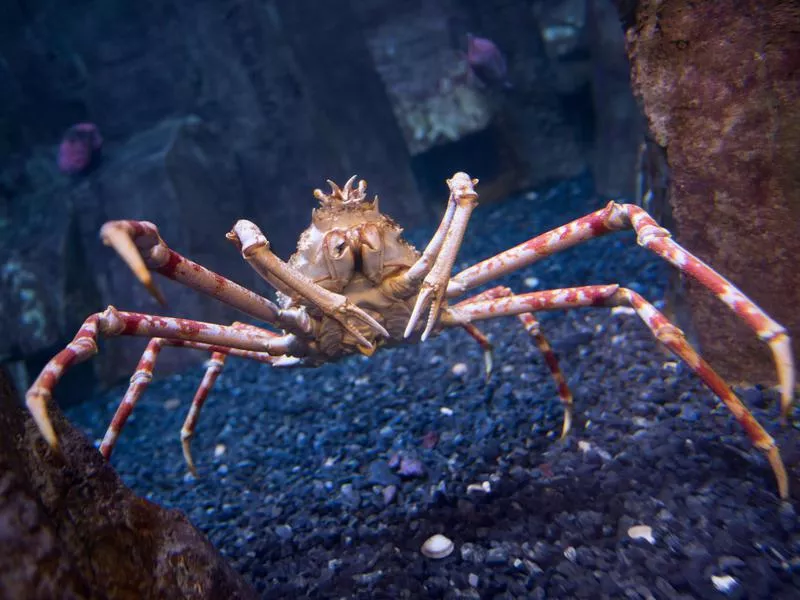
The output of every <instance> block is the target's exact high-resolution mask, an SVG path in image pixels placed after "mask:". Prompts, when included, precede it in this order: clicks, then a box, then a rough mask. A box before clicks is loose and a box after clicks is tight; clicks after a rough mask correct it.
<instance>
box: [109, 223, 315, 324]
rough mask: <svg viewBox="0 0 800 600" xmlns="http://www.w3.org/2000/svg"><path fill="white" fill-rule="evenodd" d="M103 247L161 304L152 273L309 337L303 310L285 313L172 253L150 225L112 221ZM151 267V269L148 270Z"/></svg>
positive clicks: (231, 282)
mask: <svg viewBox="0 0 800 600" xmlns="http://www.w3.org/2000/svg"><path fill="white" fill-rule="evenodd" d="M100 237H101V238H102V240H103V243H104V244H106V245H107V246H111V247H112V248H114V250H116V251H117V253H118V254H119V255H120V256H121V257H122V259H123V260H124V261H125V263H126V264H127V265H128V266H129V267H130V268H131V270H132V271H133V272H134V274H135V275H136V277H137V278H138V279H139V281H141V282H142V284H143V285H144V286H145V288H147V290H148V291H149V292H150V293H151V294H152V295H153V297H154V298H155V299H156V300H158V302H160V303H161V304H165V300H164V296H163V295H162V294H161V291H160V290H159V289H158V288H157V287H156V285H155V282H154V281H153V277H152V275H151V273H150V270H149V269H152V270H153V271H155V272H156V273H160V274H161V275H163V276H164V277H167V278H169V279H172V280H174V281H177V282H179V283H182V284H184V285H186V286H188V287H190V288H192V289H194V290H197V291H199V292H202V293H204V294H207V295H209V296H213V297H214V298H217V299H218V300H220V301H222V302H224V303H225V304H228V305H230V306H233V307H234V308H236V309H238V310H240V311H242V312H243V313H244V314H246V315H250V316H251V317H255V318H257V319H260V320H261V321H264V322H265V323H269V324H271V325H275V326H277V327H280V328H281V329H286V330H287V331H291V332H293V333H297V334H300V335H306V334H308V333H310V331H311V323H310V321H309V318H308V315H306V314H305V312H304V311H302V310H296V309H295V310H291V309H290V310H285V309H282V308H279V307H278V306H276V305H275V304H274V303H273V302H271V301H269V300H268V299H267V298H264V297H263V296H259V295H258V294H256V293H254V292H251V291H250V290H248V289H247V288H245V287H242V286H241V285H239V284H238V283H235V282H233V281H231V280H230V279H227V278H225V277H223V276H222V275H218V274H217V273H214V272H213V271H211V270H209V269H206V268H205V267H204V266H202V265H199V264H197V263H196V262H194V261H192V260H189V259H188V258H186V257H184V256H182V255H180V254H178V253H177V252H175V251H174V250H172V249H171V248H170V247H169V246H167V244H166V243H165V242H164V240H162V239H161V236H160V235H159V233H158V228H157V227H156V226H155V225H154V224H153V223H150V222H148V221H109V222H108V223H106V224H105V225H103V227H101V228H100ZM148 267H149V269H148Z"/></svg>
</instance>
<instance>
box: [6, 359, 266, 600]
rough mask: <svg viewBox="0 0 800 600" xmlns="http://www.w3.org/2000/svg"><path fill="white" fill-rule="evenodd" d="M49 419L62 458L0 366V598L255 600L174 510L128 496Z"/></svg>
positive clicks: (82, 444)
mask: <svg viewBox="0 0 800 600" xmlns="http://www.w3.org/2000/svg"><path fill="white" fill-rule="evenodd" d="M51 414H52V417H53V420H54V423H55V426H56V430H57V431H58V433H59V435H60V439H61V442H62V447H63V450H64V456H65V457H66V458H65V459H61V458H59V457H58V456H57V455H55V454H54V453H53V452H51V451H50V450H49V449H48V448H47V447H46V445H45V443H44V440H43V439H42V437H41V436H40V435H39V433H38V431H37V430H36V427H35V425H34V424H33V421H32V419H31V418H30V416H29V415H28V413H27V411H26V410H25V409H24V408H23V407H22V405H21V403H20V402H19V401H18V399H17V395H16V392H15V390H14V389H13V388H12V386H11V384H10V382H9V379H8V377H7V373H6V372H5V371H4V370H3V369H2V368H0V547H2V548H3V551H2V552H0V599H5V598H8V599H11V598H28V599H31V600H33V599H38V598H42V599H46V598H243V599H244V598H254V597H255V593H254V592H253V590H252V589H251V588H250V586H249V584H248V583H246V582H245V581H244V580H243V579H242V578H241V576H239V575H238V574H237V573H235V572H234V571H233V569H232V568H231V567H230V566H229V565H228V564H227V563H226V562H225V560H224V559H223V558H222V556H221V555H220V554H219V553H218V552H217V551H216V550H215V549H214V547H213V546H212V545H211V543H210V542H209V541H208V539H207V538H206V537H205V536H204V535H203V534H202V533H200V532H199V531H197V530H196V529H195V528H194V527H193V526H192V524H191V523H190V522H189V520H188V519H187V518H186V516H185V515H184V514H183V513H182V512H180V511H178V510H167V509H164V508H162V507H160V506H158V505H157V504H154V503H152V502H149V501H147V500H144V499H142V498H139V497H138V496H136V494H134V493H133V492H132V491H131V490H130V489H128V488H127V487H125V485H123V483H122V481H121V480H120V478H119V476H118V475H117V473H116V472H115V471H114V469H113V468H112V467H111V466H110V465H109V464H108V463H107V462H106V461H105V460H104V459H103V457H102V456H101V455H100V453H99V452H98V451H97V450H96V449H95V448H93V447H92V445H91V443H90V442H89V440H88V439H87V438H86V437H85V436H84V435H83V434H82V433H81V432H80V431H78V430H77V429H75V428H74V427H72V426H71V425H70V424H69V423H68V422H67V421H66V420H65V419H64V417H63V416H62V415H61V413H60V412H59V411H58V409H56V408H53V409H52V410H51Z"/></svg>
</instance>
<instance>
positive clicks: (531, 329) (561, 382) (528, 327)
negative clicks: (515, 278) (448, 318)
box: [454, 286, 573, 439]
mask: <svg viewBox="0 0 800 600" xmlns="http://www.w3.org/2000/svg"><path fill="white" fill-rule="evenodd" d="M509 296H513V292H512V291H511V289H510V288H507V287H504V286H497V287H494V288H491V289H489V290H486V291H485V292H482V293H480V294H478V295H477V296H473V297H472V298H468V299H466V300H464V301H463V302H461V303H459V304H456V305H455V307H454V308H458V307H459V306H462V305H466V304H473V303H475V302H483V301H485V300H494V299H495V298H508V297H509ZM517 318H518V319H519V320H520V322H521V323H522V326H523V327H525V331H527V332H528V335H530V336H531V337H532V338H533V341H534V343H535V344H536V347H537V348H538V349H539V352H541V353H542V356H543V357H544V362H545V364H546V365H547V368H548V369H549V370H550V374H551V375H552V377H553V380H554V381H555V384H556V390H557V392H558V398H559V400H561V405H562V406H563V407H564V423H563V426H562V428H561V438H560V439H563V438H564V437H565V436H566V435H567V434H568V433H569V430H570V428H571V427H572V412H573V400H572V392H571V391H570V389H569V386H568V385H567V380H566V378H565V377H564V373H563V372H562V371H561V366H560V365H559V363H558V358H557V357H556V355H555V353H554V352H553V349H552V347H551V346H550V342H548V341H547V338H546V337H545V336H544V334H543V333H542V328H541V326H540V325H539V321H538V320H537V319H536V317H534V316H533V314H532V313H529V312H528V313H521V314H518V315H517ZM461 327H463V328H464V329H466V330H467V333H469V334H470V335H471V336H472V337H473V338H474V339H475V340H476V341H477V342H478V343H479V344H480V345H481V348H483V351H484V362H485V364H486V378H487V379H488V378H489V375H490V373H491V368H492V367H491V365H492V344H491V342H489V339H488V338H487V337H486V336H485V335H484V334H483V333H482V332H481V331H480V330H479V329H478V328H477V327H475V325H473V324H472V323H471V322H467V323H461Z"/></svg>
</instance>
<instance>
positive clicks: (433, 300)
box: [26, 172, 794, 499]
mask: <svg viewBox="0 0 800 600" xmlns="http://www.w3.org/2000/svg"><path fill="white" fill-rule="evenodd" d="M328 183H329V185H330V188H331V191H330V192H329V193H324V192H323V191H321V190H319V189H317V190H314V196H315V197H316V198H317V200H319V207H318V208H316V209H315V210H313V212H312V218H311V225H310V226H309V227H308V229H306V230H305V231H304V232H303V233H302V235H301V236H300V240H299V242H298V246H297V251H296V252H295V254H293V255H292V256H291V258H290V259H289V260H288V261H287V262H284V261H283V260H281V259H280V258H279V257H278V256H276V255H275V254H274V253H273V252H272V250H271V249H270V244H269V242H268V240H267V238H266V237H265V236H264V234H263V233H262V232H261V230H260V229H259V228H258V227H257V226H256V225H255V224H254V223H252V222H251V221H247V220H240V221H237V222H236V224H235V225H234V226H233V229H232V230H231V231H230V232H229V233H228V234H227V238H228V239H229V240H230V241H231V242H233V244H234V245H235V246H236V247H237V248H238V250H239V251H240V252H241V254H242V256H243V258H244V259H245V260H246V261H247V262H248V263H249V264H250V265H251V266H252V267H253V268H254V269H255V270H256V271H257V272H258V274H259V275H260V276H261V277H263V278H264V279H265V280H266V281H267V283H269V284H270V285H271V286H272V287H273V288H275V290H276V292H277V302H273V301H271V300H269V299H268V298H267V297H265V296H263V295H260V294H258V293H256V292H253V291H251V290H249V289H246V288H244V287H242V286H240V285H239V284H237V283H234V282H233V281H231V280H229V279H227V278H225V277H223V276H221V275H219V274H217V273H215V272H213V271H210V270H208V269H206V268H205V267H203V266H201V265H199V264H197V263H195V262H193V261H191V260H190V259H188V258H186V257H184V256H182V255H180V254H178V253H177V252H175V251H174V250H172V249H171V248H169V246H167V244H166V243H165V242H164V240H163V239H161V236H160V235H159V232H158V229H157V227H156V226H155V225H154V224H153V223H150V222H146V221H110V222H108V223H106V224H105V225H103V227H102V228H101V232H100V235H101V238H102V240H103V242H104V243H105V244H106V245H109V246H111V247H113V248H114V249H115V250H116V252H117V253H118V254H119V255H120V256H121V258H122V259H123V260H124V261H125V263H127V265H128V266H129V267H130V268H131V269H132V271H133V272H134V274H135V275H136V277H137V278H138V279H139V281H141V283H142V284H143V285H144V286H145V287H146V288H147V290H149V292H150V293H151V294H152V295H153V296H154V297H155V298H156V299H157V300H158V301H159V302H161V303H163V302H164V298H163V296H162V294H161V292H160V291H159V289H158V288H157V287H156V285H155V283H154V281H153V277H152V272H153V271H155V272H156V273H159V274H161V275H163V276H165V277H167V278H169V279H172V280H174V281H177V282H179V283H181V284H183V285H186V286H188V287H190V288H192V289H194V290H196V291H197V292H199V293H202V294H206V295H209V296H212V297H214V298H216V299H217V300H219V301H221V302H224V303H226V304H228V305H230V306H232V307H234V308H236V309H238V310H239V311H241V312H242V313H244V314H246V315H248V316H250V317H252V318H254V319H257V320H258V321H260V322H263V323H266V324H267V325H269V326H270V329H266V328H263V327H260V326H256V325H252V324H248V323H244V322H235V323H232V324H230V325H219V324H214V323H205V322H200V321H194V320H188V319H181V318H177V317H163V316H154V315H150V314H142V313H135V312H125V311H121V310H117V309H116V308H114V307H113V306H109V307H108V308H107V309H106V310H104V311H103V312H99V313H96V314H93V315H91V316H89V317H88V318H87V319H86V320H85V322H84V323H83V325H82V326H81V328H80V330H79V331H78V333H77V334H76V336H75V337H74V339H73V340H72V341H71V342H70V343H69V345H68V346H67V347H66V348H65V349H64V350H62V351H61V352H60V353H58V354H57V355H56V356H55V357H54V358H52V359H51V360H50V361H49V363H47V365H46V366H45V367H44V369H43V370H42V372H41V374H40V375H39V376H38V378H37V379H36V380H35V381H34V383H33V385H32V386H31V387H30V389H29V390H28V392H27V394H26V404H27V407H28V409H29V410H30V412H31V414H32V416H33V418H34V420H35V422H36V424H37V426H38V428H39V430H40V431H41V433H42V435H43V437H44V439H45V440H46V441H47V443H48V444H49V445H50V447H52V448H53V449H54V450H58V438H57V435H56V432H55V430H54V428H53V425H52V423H51V420H50V418H49V416H48V408H47V407H48V403H49V401H50V399H51V397H52V393H53V390H54V388H55V386H56V385H57V383H58V381H59V378H60V377H61V376H62V375H63V373H64V372H65V371H66V370H67V369H69V368H70V367H71V366H72V365H74V364H76V363H79V362H81V361H84V360H86V359H88V358H90V357H91V356H93V355H94V354H96V353H97V352H98V347H97V340H98V337H99V336H101V335H102V336H106V337H113V336H122V335H125V336H144V337H147V338H150V340H149V342H148V344H147V347H146V349H145V350H144V353H143V354H142V357H141V359H140V361H139V363H138V366H137V368H136V371H135V373H134V374H133V376H132V377H131V380H130V385H129V387H128V390H127V392H126V393H125V395H124V397H123V399H122V401H121V402H120V405H119V407H118V409H117V411H116V413H115V415H114V417H113V419H112V421H111V424H110V425H109V427H108V430H107V432H106V434H105V436H104V438H103V440H102V442H101V444H100V447H99V450H100V452H101V453H102V454H103V456H105V457H106V458H107V459H108V458H109V457H110V456H111V452H112V450H113V448H114V445H115V443H116V441H117V438H118V436H119V434H120V432H121V430H122V428H123V426H124V424H125V421H126V419H127V418H128V417H129V416H130V414H131V412H132V411H133V409H134V406H135V405H136V403H137V401H138V400H139V398H140V397H141V396H142V394H143V393H144V391H145V389H146V388H147V386H148V384H149V383H150V381H151V380H152V377H153V367H154V365H155V362H156V359H157V357H158V354H159V352H160V351H161V349H162V348H163V347H164V346H176V347H183V348H194V349H200V350H205V351H207V352H209V353H210V360H208V361H207V362H206V367H205V369H206V370H205V374H204V377H203V379H202V381H201V383H200V384H199V387H198V389H197V392H196V394H195V396H194V398H193V400H192V404H191V407H190V409H189V412H188V415H187V417H186V420H185V422H184V424H183V427H182V429H181V443H182V447H183V453H184V457H185V460H186V463H187V465H188V468H189V469H190V470H191V471H192V472H193V473H195V474H196V468H195V463H194V460H193V458H192V455H191V450H190V441H191V438H192V436H193V434H194V431H195V426H196V424H197V420H198V417H199V414H200V410H201V408H202V406H203V403H204V402H205V400H206V398H207V396H208V394H209V392H210V390H211V388H212V386H213V384H214V382H215V380H216V379H217V377H218V376H219V373H220V371H221V370H222V368H223V366H224V363H225V360H226V358H227V357H229V356H233V357H239V358H246V359H252V360H256V361H260V362H262V363H266V364H268V365H271V366H273V367H277V368H280V367H314V366H318V365H321V364H323V363H327V362H330V361H335V360H338V359H341V358H343V357H346V356H350V355H354V354H363V355H367V356H370V355H372V354H373V353H374V352H375V351H376V350H377V349H379V348H382V347H387V346H392V345H398V344H405V343H411V342H424V341H425V340H426V339H428V338H429V337H430V336H432V335H436V334H438V333H439V332H441V331H442V330H444V329H449V328H461V329H463V330H465V331H466V332H467V333H468V334H469V335H470V336H472V337H473V338H474V339H475V340H476V341H477V342H478V343H479V344H480V345H481V347H482V348H483V350H484V357H485V369H486V373H487V376H488V375H489V373H490V372H491V368H492V361H491V356H492V355H491V350H492V346H491V343H490V342H489V340H488V338H487V337H486V336H485V335H484V334H483V333H482V332H481V331H480V330H479V329H478V328H477V327H476V326H475V322H477V321H481V320H485V319H493V318H495V317H502V316H514V315H516V316H517V317H518V319H519V320H520V321H521V323H522V325H523V326H524V328H525V330H526V331H527V332H528V334H530V336H531V337H532V338H533V340H534V342H535V343H536V345H537V346H538V348H539V350H540V351H541V353H542V354H543V356H544V359H545V363H546V364H547V366H548V368H549V370H550V372H551V374H552V376H553V378H554V379H555V382H556V385H557V389H558V395H559V398H560V401H561V403H562V405H563V409H564V420H563V427H562V430H561V435H562V437H563V436H565V435H566V434H567V433H568V432H569V430H570V427H571V423H572V419H573V398H572V394H571V393H570V390H569V388H568V386H567V384H566V381H565V379H564V376H563V374H562V372H561V369H560V367H559V364H558V361H557V359H556V357H555V355H554V354H553V352H552V350H551V348H550V345H549V344H548V342H547V339H546V338H545V336H544V334H543V333H542V331H541V328H540V325H539V322H538V321H537V319H536V317H535V316H534V315H535V313H537V312H539V311H547V310H561V309H572V308H580V307H627V308H628V309H629V310H630V312H631V313H634V312H635V314H637V315H638V316H639V318H640V319H641V320H642V321H643V322H644V323H645V325H646V326H647V327H648V328H649V329H650V331H651V332H652V334H653V335H654V336H655V338H656V339H657V340H658V341H660V342H661V343H662V344H663V345H664V346H666V348H667V349H669V350H670V351H671V352H672V353H673V354H674V355H676V356H677V357H678V358H679V359H680V360H682V361H683V362H685V363H686V365H687V366H688V368H689V369H691V370H692V371H693V372H694V373H695V374H696V375H697V376H698V377H699V378H700V379H701V380H702V381H703V382H704V383H705V384H706V385H707V386H708V387H709V388H710V389H711V391H713V393H714V394H716V396H717V397H718V398H719V399H720V400H721V401H722V402H723V403H724V404H725V405H726V406H727V407H728V408H729V409H730V411H731V412H732V413H733V416H734V417H735V418H736V419H737V420H738V421H739V423H740V424H741V426H742V427H743V428H744V431H745V433H746V434H747V436H748V437H749V438H750V440H751V442H752V443H753V445H754V446H755V447H756V448H758V449H759V450H760V451H761V452H763V453H764V454H765V455H766V458H767V460H768V462H769V464H770V466H771V468H772V470H773V472H774V475H775V479H776V481H777V488H778V494H779V496H780V497H781V498H783V499H786V498H788V495H789V486H788V479H787V474H786V469H785V467H784V464H783V461H782V459H781V456H780V452H779V449H778V447H777V445H776V443H775V441H774V439H773V438H772V437H771V436H770V435H769V434H768V433H767V432H766V431H765V430H764V428H763V427H762V426H761V425H760V424H759V423H758V421H757V420H756V419H755V418H754V417H753V415H752V414H751V413H750V411H748V409H747V408H746V407H745V406H744V404H743V403H742V402H741V401H740V400H739V398H738V397H737V396H736V395H735V394H734V392H733V391H732V390H731V388H730V387H729V385H728V384H727V383H726V382H725V381H724V380H723V379H722V378H721V377H720V376H719V375H718V374H717V373H716V372H715V371H714V370H713V369H712V368H711V366H710V365H709V364H708V363H707V362H706V361H705V360H704V359H703V358H701V356H700V355H699V354H698V353H697V352H696V351H695V350H694V349H693V348H692V347H691V345H690V344H689V343H688V342H687V340H686V337H685V336H684V334H683V332H682V331H681V330H680V329H679V328H678V327H676V326H675V325H673V324H672V323H671V322H670V321H669V320H668V319H667V318H666V317H665V316H664V315H663V314H662V313H661V312H659V311H658V310H657V309H656V308H655V307H654V306H653V305H652V304H651V303H650V302H648V301H647V300H645V299H644V298H643V297H642V296H641V295H639V294H638V293H637V292H635V291H633V290H631V289H628V288H625V287H622V286H620V285H618V284H609V285H587V286H581V287H572V288H564V289H552V290H546V291H535V292H529V293H515V292H513V291H512V290H511V289H509V288H508V287H505V286H496V287H491V288H489V289H487V290H485V291H483V292H481V293H478V294H476V295H473V296H471V297H466V298H465V299H461V300H460V301H456V300H457V299H458V298H460V297H462V296H464V295H465V294H466V293H467V292H469V291H470V290H472V289H474V288H477V287H479V286H482V285H483V284H486V283H488V282H490V281H492V280H495V279H497V278H499V277H502V276H504V275H506V274H508V273H510V272H512V271H515V270H517V269H521V268H523V267H527V266H528V265H531V264H533V263H535V262H537V261H539V260H541V259H543V258H545V257H547V256H550V255H552V254H555V253H556V252H559V251H561V250H564V249H566V248H569V247H572V246H575V245H577V244H580V243H582V242H585V241H588V240H590V239H592V238H596V237H599V236H602V235H605V234H608V233H611V232H615V231H620V230H625V229H633V230H634V231H635V232H636V235H637V242H638V244H639V245H641V246H643V247H644V248H647V249H648V250H650V251H652V252H654V253H655V254H656V255H658V256H660V257H661V258H662V259H664V260H666V261H668V262H669V263H671V264H673V265H674V266H675V267H677V268H678V269H679V270H680V271H682V272H683V273H685V274H687V275H689V276H691V277H694V278H695V279H697V280H698V281H699V282H700V283H701V284H703V285H704V286H705V287H707V288H708V289H709V290H710V291H711V292H712V293H713V294H714V295H716V297H717V298H719V300H721V301H722V302H723V303H724V304H725V305H727V306H728V307H729V308H730V309H731V310H733V312H734V313H735V314H736V315H738V317H739V318H741V319H742V320H743V321H744V322H745V323H746V324H747V325H749V326H750V328H751V329H752V330H753V331H754V332H755V333H756V334H757V335H758V336H759V338H761V339H762V340H763V341H764V342H766V343H767V344H768V345H769V347H770V349H771V350H772V353H773V356H774V359H775V362H776V366H777V372H778V380H779V385H780V390H781V413H782V416H783V418H784V419H785V418H786V417H787V416H788V414H789V411H790V409H791V406H792V393H793V390H794V365H793V357H792V350H791V344H790V340H789V337H788V335H787V332H786V330H785V329H784V328H783V327H782V326H781V325H779V324H778V323H776V322H775V321H774V320H773V319H771V318H770V317H769V316H768V315H767V314H766V313H765V312H764V311H763V310H761V309H760V308H759V307H758V306H756V304H755V303H753V302H752V301H751V300H750V299H748V298H747V297H746V296H745V295H744V294H743V293H742V292H741V291H739V290H738V289H737V288H736V287H735V286H734V285H733V284H732V283H730V282H729V281H727V280H726V279H724V278H723V277H722V276H721V275H719V274H718V273H717V272H715V271H714V270H713V269H711V268H710V267H709V266H708V265H706V264H704V263H703V262H702V261H700V260H699V259H698V258H696V257H695V256H693V255H692V254H691V253H689V252H688V251H686V250H685V249H683V248H682V247H681V246H680V245H678V244H677V243H676V242H675V241H674V240H673V239H672V237H671V236H670V233H669V232H668V231H667V230H666V229H664V228H662V227H660V226H659V225H658V224H657V223H656V222H655V220H654V219H653V218H652V217H651V216H650V215H649V214H648V213H647V212H646V211H645V210H644V209H642V208H641V207H639V206H637V205H634V204H622V203H617V202H613V201H612V202H610V203H609V204H608V205H607V206H605V207H604V208H602V209H600V210H597V211H595V212H592V213H590V214H588V215H586V216H584V217H581V218H579V219H576V220H574V221H572V222H570V223H567V224H566V225H563V226H561V227H558V228H556V229H553V230H552V231H549V232H547V233H544V234H541V235H538V236H536V237H533V238H531V239H529V240H528V241H526V242H523V243H522V244H519V245H517V246H515V247H513V248H510V249H508V250H505V251H503V252H500V253H499V254H497V255H495V256H492V257H490V258H487V259H486V260H484V261H482V262H479V263H477V264H475V265H473V266H470V267H468V268H466V269H464V270H462V271H460V272H459V273H457V274H455V275H451V273H452V270H453V264H454V262H455V259H456V254H457V252H458V250H459V247H460V246H461V244H462V240H463V238H464V234H465V232H466V229H467V223H468V221H469V219H470V215H471V214H472V212H473V210H474V209H475V207H476V206H477V203H478V194H477V193H476V191H475V185H476V184H477V183H478V180H477V179H473V178H471V177H470V176H469V175H467V174H466V173H462V172H459V173H455V174H454V175H453V176H452V178H450V179H448V180H447V185H448V187H449V190H450V194H449V199H448V202H447V207H446V210H445V212H444V216H443V218H442V220H441V223H440V224H439V226H438V228H437V230H436V232H435V234H434V235H433V237H432V239H431V240H430V242H429V243H428V244H427V246H426V247H425V249H424V250H423V251H422V252H419V251H417V250H416V249H415V248H414V247H413V246H412V245H411V244H409V243H408V242H406V241H405V240H404V239H403V238H402V236H401V233H402V229H401V228H400V227H399V226H398V225H397V224H396V223H395V222H394V221H393V220H392V219H390V218H389V217H388V216H386V215H384V214H383V213H382V212H381V211H380V209H379V207H378V197H377V196H375V197H374V198H372V199H370V198H368V197H367V193H366V189H367V184H366V182H365V181H364V180H360V181H358V183H357V184H356V177H355V176H354V177H352V178H351V179H350V180H349V181H347V183H346V184H345V185H344V186H343V187H339V186H338V185H336V184H335V183H333V182H332V181H328ZM454 301H455V302H454Z"/></svg>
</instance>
